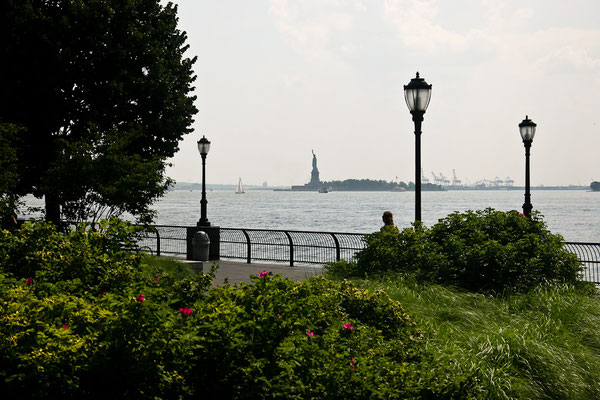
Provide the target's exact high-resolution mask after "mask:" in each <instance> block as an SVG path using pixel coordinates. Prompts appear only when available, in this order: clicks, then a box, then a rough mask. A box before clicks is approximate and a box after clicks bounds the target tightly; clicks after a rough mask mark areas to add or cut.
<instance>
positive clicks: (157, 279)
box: [154, 278, 160, 286]
mask: <svg viewBox="0 0 600 400" xmlns="http://www.w3.org/2000/svg"><path fill="white" fill-rule="evenodd" d="M159 280H160V278H154V284H155V285H156V286H158V281H159Z"/></svg>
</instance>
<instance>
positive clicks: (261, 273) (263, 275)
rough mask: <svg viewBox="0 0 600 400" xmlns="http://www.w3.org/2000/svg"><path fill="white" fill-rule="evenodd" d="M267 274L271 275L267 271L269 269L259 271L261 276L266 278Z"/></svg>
mask: <svg viewBox="0 0 600 400" xmlns="http://www.w3.org/2000/svg"><path fill="white" fill-rule="evenodd" d="M267 275H269V271H267V270H264V271H263V272H259V273H258V277H259V278H264V277H265V276H267Z"/></svg>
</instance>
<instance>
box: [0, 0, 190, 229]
mask: <svg viewBox="0 0 600 400" xmlns="http://www.w3.org/2000/svg"><path fill="white" fill-rule="evenodd" d="M186 39H187V36H186V34H185V32H182V31H180V30H178V29H177V7H176V6H173V5H172V4H171V3H169V4H168V5H166V6H163V5H161V4H160V1H159V0H4V1H3V2H1V4H0V60H2V62H0V122H5V123H14V124H19V125H22V126H23V127H24V128H25V129H24V130H22V131H21V133H20V135H19V139H20V141H19V142H18V143H19V144H18V147H17V148H16V152H17V154H18V157H19V161H18V162H19V180H18V182H17V185H16V189H15V190H16V193H18V194H19V195H24V194H27V193H33V194H34V195H35V196H38V197H41V196H44V197H45V205H46V218H47V219H48V220H50V221H53V222H58V221H59V220H60V218H61V208H62V213H63V216H65V217H75V218H78V219H80V218H81V219H83V218H96V217H98V216H99V215H103V216H106V215H114V214H120V213H123V212H129V213H131V214H133V215H136V216H138V217H139V218H140V219H141V220H144V221H148V220H149V219H150V217H151V215H152V213H151V212H150V211H149V205H150V204H151V203H152V201H154V200H155V199H156V198H158V197H159V196H160V195H162V194H163V193H164V192H165V191H166V189H167V186H168V184H169V183H170V180H169V179H168V178H167V177H166V175H165V167H166V165H167V164H166V160H167V159H168V158H169V157H172V156H173V155H174V154H175V152H176V151H177V150H178V142H179V141H180V140H181V139H182V136H183V135H184V134H186V133H189V132H190V131H191V128H190V126H191V124H192V122H193V115H194V114H195V113H196V112H197V110H196V108H195V107H194V104H193V102H194V100H195V96H192V95H191V92H192V90H193V87H192V82H193V81H194V80H195V76H194V74H193V71H192V66H193V64H194V62H195V61H196V58H195V57H194V58H192V59H190V58H186V57H184V53H185V51H186V50H187V49H188V47H189V46H187V45H186V44H185V42H186Z"/></svg>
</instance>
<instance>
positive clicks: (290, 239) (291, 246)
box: [283, 231, 294, 267]
mask: <svg viewBox="0 0 600 400" xmlns="http://www.w3.org/2000/svg"><path fill="white" fill-rule="evenodd" d="M283 233H285V236H287V238H288V240H289V241H290V267H293V266H294V242H293V241H292V236H291V235H290V234H289V232H288V231H284V232H283Z"/></svg>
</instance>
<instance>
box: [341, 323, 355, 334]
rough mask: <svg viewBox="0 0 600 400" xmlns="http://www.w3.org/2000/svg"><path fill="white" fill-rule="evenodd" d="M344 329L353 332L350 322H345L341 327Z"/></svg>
mask: <svg viewBox="0 0 600 400" xmlns="http://www.w3.org/2000/svg"><path fill="white" fill-rule="evenodd" d="M343 328H344V329H346V330H348V331H350V332H352V331H353V330H354V327H353V326H352V324H351V323H350V322H346V323H345V324H344V326H343Z"/></svg>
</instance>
